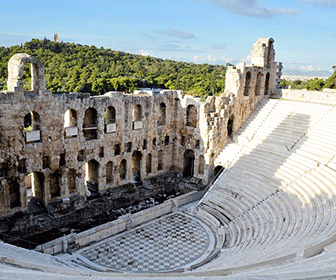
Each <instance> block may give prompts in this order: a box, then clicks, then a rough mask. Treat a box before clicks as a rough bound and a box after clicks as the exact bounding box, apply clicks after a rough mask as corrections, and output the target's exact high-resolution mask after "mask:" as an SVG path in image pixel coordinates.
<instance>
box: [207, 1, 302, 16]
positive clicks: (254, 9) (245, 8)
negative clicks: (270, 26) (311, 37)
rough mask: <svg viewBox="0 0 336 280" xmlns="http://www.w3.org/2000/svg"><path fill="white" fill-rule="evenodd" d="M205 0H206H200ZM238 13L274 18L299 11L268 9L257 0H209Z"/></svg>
mask: <svg viewBox="0 0 336 280" xmlns="http://www.w3.org/2000/svg"><path fill="white" fill-rule="evenodd" d="M200 1H204V0H200ZM207 1H210V2H213V3H215V4H217V5H218V6H220V7H221V8H222V9H224V10H228V11H230V12H232V13H235V14H238V15H244V16H248V17H260V18H272V17H274V16H277V15H286V14H287V15H296V14H297V13H298V12H297V11H296V10H293V9H285V8H282V9H268V8H266V7H263V5H262V4H261V2H260V1H257V0H207Z"/></svg>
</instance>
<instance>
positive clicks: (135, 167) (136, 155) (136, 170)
mask: <svg viewBox="0 0 336 280" xmlns="http://www.w3.org/2000/svg"><path fill="white" fill-rule="evenodd" d="M141 158H142V154H141V152H139V151H135V152H133V154H132V161H131V164H132V182H140V181H141Z"/></svg>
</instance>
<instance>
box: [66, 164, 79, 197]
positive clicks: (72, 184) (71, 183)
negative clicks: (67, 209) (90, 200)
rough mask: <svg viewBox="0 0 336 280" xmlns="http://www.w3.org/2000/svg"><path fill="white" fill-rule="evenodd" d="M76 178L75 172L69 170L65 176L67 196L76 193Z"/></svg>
mask: <svg viewBox="0 0 336 280" xmlns="http://www.w3.org/2000/svg"><path fill="white" fill-rule="evenodd" d="M76 177H77V175H76V170H75V169H70V170H69V171H68V175H67V179H68V190H69V194H72V193H75V192H77V185H76Z"/></svg>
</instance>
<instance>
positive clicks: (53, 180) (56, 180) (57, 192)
mask: <svg viewBox="0 0 336 280" xmlns="http://www.w3.org/2000/svg"><path fill="white" fill-rule="evenodd" d="M49 187H50V197H51V198H57V197H59V196H61V173H60V172H59V170H57V171H55V172H53V173H52V174H50V177H49Z"/></svg>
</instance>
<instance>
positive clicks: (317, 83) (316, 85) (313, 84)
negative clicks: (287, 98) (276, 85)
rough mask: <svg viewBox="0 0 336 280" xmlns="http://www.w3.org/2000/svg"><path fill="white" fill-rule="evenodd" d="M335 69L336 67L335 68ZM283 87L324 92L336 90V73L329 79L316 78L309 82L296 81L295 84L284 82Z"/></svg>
mask: <svg viewBox="0 0 336 280" xmlns="http://www.w3.org/2000/svg"><path fill="white" fill-rule="evenodd" d="M334 69H336V67H335V66H334ZM281 86H282V87H284V88H286V87H289V86H291V87H292V88H293V89H307V90H323V89H324V88H332V89H336V71H335V72H334V74H332V75H331V76H330V77H329V78H328V79H326V80H324V79H319V78H314V79H310V80H308V81H305V82H304V81H301V80H295V81H293V82H290V81H287V80H282V81H281Z"/></svg>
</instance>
